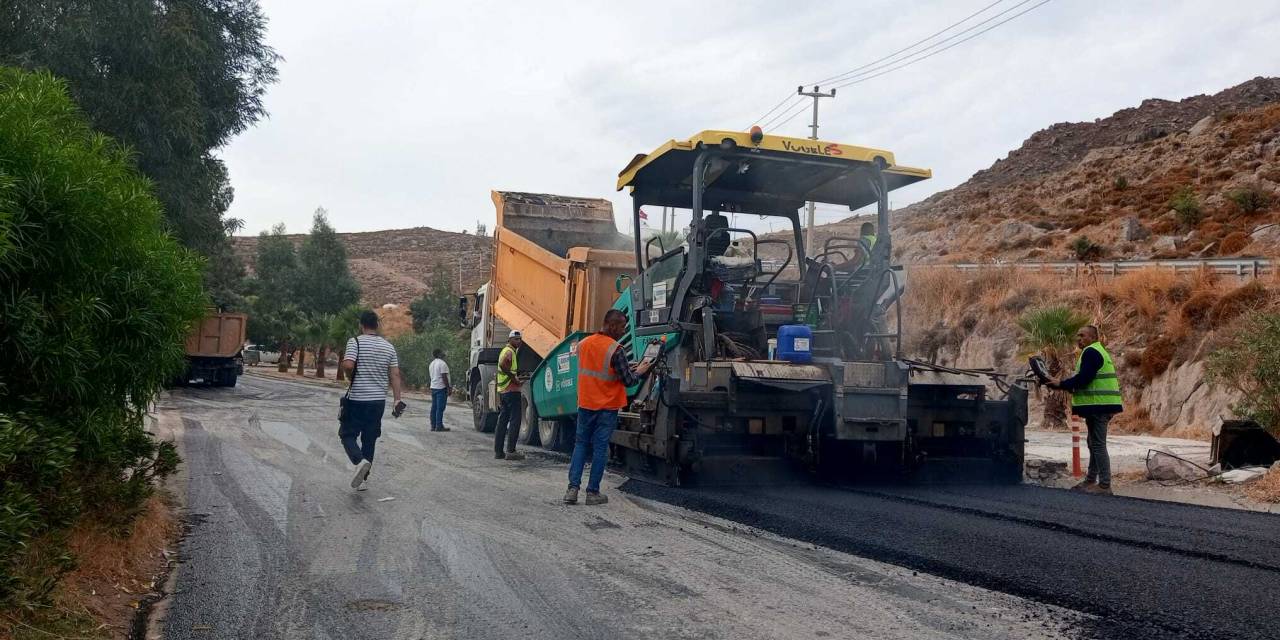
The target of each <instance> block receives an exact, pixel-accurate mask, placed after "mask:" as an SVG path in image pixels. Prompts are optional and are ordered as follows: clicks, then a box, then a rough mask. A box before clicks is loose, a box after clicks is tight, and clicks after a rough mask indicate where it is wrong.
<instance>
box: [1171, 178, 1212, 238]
mask: <svg viewBox="0 0 1280 640" xmlns="http://www.w3.org/2000/svg"><path fill="white" fill-rule="evenodd" d="M1169 208H1170V209H1173V211H1174V213H1175V214H1176V215H1177V217H1178V224H1180V225H1182V226H1183V227H1187V228H1190V227H1194V226H1196V225H1197V224H1200V221H1201V220H1203V219H1204V209H1203V208H1201V206H1200V198H1198V197H1196V192H1195V190H1194V189H1192V188H1191V187H1190V186H1184V187H1182V188H1180V189H1178V190H1177V191H1175V192H1174V194H1173V197H1172V198H1169Z"/></svg>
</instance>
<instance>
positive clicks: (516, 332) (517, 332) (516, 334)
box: [507, 329, 522, 340]
mask: <svg viewBox="0 0 1280 640" xmlns="http://www.w3.org/2000/svg"><path fill="white" fill-rule="evenodd" d="M520 337H522V336H521V335H520V330H519V329H512V330H511V333H509V334H507V339H508V340H510V339H512V338H520Z"/></svg>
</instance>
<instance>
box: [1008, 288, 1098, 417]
mask: <svg viewBox="0 0 1280 640" xmlns="http://www.w3.org/2000/svg"><path fill="white" fill-rule="evenodd" d="M1088 323H1089V319H1088V318H1086V317H1085V316H1082V315H1080V314H1078V313H1076V312H1075V311H1074V310H1072V309H1071V308H1070V307H1063V306H1058V307H1047V308H1043V309H1033V310H1031V311H1028V312H1026V313H1024V314H1023V315H1022V317H1020V318H1018V326H1019V327H1020V328H1021V329H1022V333H1023V335H1022V348H1023V349H1024V351H1025V352H1026V353H1038V354H1039V355H1040V356H1041V357H1043V358H1044V361H1045V365H1046V366H1047V367H1048V369H1049V373H1050V375H1053V376H1059V375H1062V374H1063V373H1065V372H1066V370H1067V358H1068V357H1070V356H1071V354H1072V353H1073V352H1074V350H1075V346H1074V345H1075V335H1076V332H1077V331H1079V330H1080V327H1083V326H1085V325H1086V324H1088ZM1069 400H1070V396H1069V395H1068V394H1067V393H1066V392H1063V391H1050V392H1049V393H1048V396H1047V397H1046V398H1045V402H1044V423H1045V426H1046V427H1059V428H1061V427H1064V426H1066V424H1067V408H1068V406H1069Z"/></svg>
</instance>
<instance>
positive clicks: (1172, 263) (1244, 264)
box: [907, 258, 1276, 280]
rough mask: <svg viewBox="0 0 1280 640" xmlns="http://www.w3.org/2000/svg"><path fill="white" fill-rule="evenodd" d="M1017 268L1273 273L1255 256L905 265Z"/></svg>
mask: <svg viewBox="0 0 1280 640" xmlns="http://www.w3.org/2000/svg"><path fill="white" fill-rule="evenodd" d="M921 268H924V269H958V270H960V271H980V270H983V269H1018V270H1020V271H1033V272H1037V273H1046V274H1050V275H1057V276H1062V277H1074V278H1081V277H1097V276H1102V277H1112V278H1114V277H1116V276H1121V275H1124V274H1126V273H1132V272H1134V271H1141V270H1143V269H1169V270H1171V271H1173V272H1174V273H1195V272H1198V271H1208V272H1211V273H1215V274H1218V275H1229V276H1236V277H1238V278H1242V279H1246V280H1248V279H1253V278H1259V277H1263V276H1270V275H1272V274H1274V273H1275V269H1276V264H1275V262H1274V261H1272V260H1263V259H1254V258H1213V259H1205V260H1116V261H1111V262H988V263H976V262H959V263H952V264H909V265H907V269H908V270H911V269H921Z"/></svg>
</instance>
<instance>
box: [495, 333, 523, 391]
mask: <svg viewBox="0 0 1280 640" xmlns="http://www.w3.org/2000/svg"><path fill="white" fill-rule="evenodd" d="M508 352H510V353H511V370H512V371H519V370H520V363H519V361H518V358H519V357H520V352H519V351H516V350H515V349H512V348H511V345H507V346H505V347H503V348H502V352H501V353H499V354H498V393H502V392H504V391H506V390H507V387H509V386H511V381H512V380H513V379H514V378H515V376H512V375H508V374H506V373H504V372H503V371H502V359H503V358H505V357H507V353H508Z"/></svg>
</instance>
